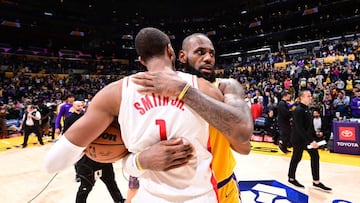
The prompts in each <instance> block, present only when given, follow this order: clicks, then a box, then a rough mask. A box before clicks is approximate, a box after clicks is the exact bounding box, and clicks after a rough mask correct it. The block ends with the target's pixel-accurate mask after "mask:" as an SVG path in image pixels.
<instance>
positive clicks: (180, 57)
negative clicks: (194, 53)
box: [179, 50, 187, 63]
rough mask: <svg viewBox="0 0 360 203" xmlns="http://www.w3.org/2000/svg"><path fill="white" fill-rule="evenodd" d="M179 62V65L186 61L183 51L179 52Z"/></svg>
mask: <svg viewBox="0 0 360 203" xmlns="http://www.w3.org/2000/svg"><path fill="white" fill-rule="evenodd" d="M179 61H180V62H181V63H186V61H187V57H186V53H185V51H184V50H180V51H179Z"/></svg>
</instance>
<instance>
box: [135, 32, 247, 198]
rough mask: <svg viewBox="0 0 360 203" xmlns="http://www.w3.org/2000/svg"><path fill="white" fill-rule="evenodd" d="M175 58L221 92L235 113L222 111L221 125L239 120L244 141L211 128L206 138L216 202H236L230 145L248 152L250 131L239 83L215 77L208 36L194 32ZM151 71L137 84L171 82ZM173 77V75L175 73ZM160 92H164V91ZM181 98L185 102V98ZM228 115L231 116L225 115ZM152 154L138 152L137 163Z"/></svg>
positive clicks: (167, 77) (189, 70)
mask: <svg viewBox="0 0 360 203" xmlns="http://www.w3.org/2000/svg"><path fill="white" fill-rule="evenodd" d="M179 61H180V62H181V63H183V64H184V66H185V68H186V71H187V72H189V73H192V74H194V75H198V76H199V77H202V78H205V79H207V80H208V81H210V82H213V84H214V85H215V86H216V87H218V88H219V89H220V90H221V92H222V93H223V94H224V96H225V100H224V103H226V104H227V105H229V107H230V108H233V110H232V111H233V112H238V114H227V113H226V112H225V111H224V112H223V113H222V114H221V117H222V118H223V119H222V120H221V121H219V122H223V123H224V124H223V125H224V126H226V125H228V126H230V125H232V124H234V121H239V120H241V122H239V123H238V125H240V126H242V130H241V131H240V132H239V131H236V132H237V133H238V136H242V137H244V138H247V139H248V142H240V141H239V139H234V138H232V137H229V136H228V135H225V136H224V135H222V134H219V133H218V132H217V131H216V130H214V128H211V129H210V138H211V152H212V155H213V161H212V166H213V171H214V174H215V177H216V180H217V181H218V195H219V200H220V202H232V203H233V202H239V192H235V191H237V190H238V188H237V185H238V184H237V181H236V178H235V175H234V173H233V170H234V168H235V164H236V163H235V159H234V157H233V154H232V152H231V150H230V147H231V148H232V149H233V150H234V151H236V152H238V153H240V154H248V153H249V152H250V148H251V146H250V142H249V140H250V137H251V135H252V130H253V128H252V126H253V121H252V116H251V112H250V109H249V108H248V106H247V105H246V103H245V102H244V100H243V96H244V93H243V89H242V87H241V85H240V83H239V82H238V81H236V80H234V79H228V78H226V79H220V78H215V74H214V70H213V69H214V65H215V50H214V46H213V44H212V42H211V41H210V39H209V38H208V37H207V36H206V35H204V34H202V33H195V34H192V35H190V36H188V37H186V38H185V39H184V41H183V44H182V50H181V51H180V52H179ZM155 74H156V75H155ZM155 74H152V73H151V76H152V78H146V77H145V76H143V77H142V78H140V77H138V76H135V77H137V78H139V80H137V83H139V84H141V85H144V86H149V85H150V86H151V88H153V89H155V88H157V87H158V86H163V85H164V82H165V83H166V81H169V80H171V81H174V80H173V78H171V77H169V75H164V74H157V73H155ZM165 76H166V77H165ZM173 76H174V77H177V76H176V75H173ZM153 79H156V81H157V82H156V83H150V81H149V80H153ZM166 90H167V89H166ZM164 94H165V95H167V93H164ZM184 101H185V103H186V100H184ZM195 110H196V109H195ZM206 114H210V112H206ZM229 115H231V116H232V117H231V118H227V116H229ZM234 115H235V116H234ZM236 116H237V117H236ZM213 119H214V118H213ZM161 150H163V149H161ZM154 153H155V154H156V150H155V147H152V149H151V152H148V151H144V152H143V153H141V155H142V156H145V154H147V155H146V159H141V161H143V162H141V163H143V164H144V165H149V164H147V163H151V162H152V159H153V158H152V157H154V156H155V154H154ZM170 157H171V154H169V155H168V156H167V157H164V159H166V158H170Z"/></svg>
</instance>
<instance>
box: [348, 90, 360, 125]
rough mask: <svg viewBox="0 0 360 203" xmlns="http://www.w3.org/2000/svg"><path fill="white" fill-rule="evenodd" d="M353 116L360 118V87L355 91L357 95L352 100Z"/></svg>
mask: <svg viewBox="0 0 360 203" xmlns="http://www.w3.org/2000/svg"><path fill="white" fill-rule="evenodd" d="M350 108H351V116H352V117H353V118H360V89H357V90H356V91H355V97H354V98H353V99H352V100H351V102H350Z"/></svg>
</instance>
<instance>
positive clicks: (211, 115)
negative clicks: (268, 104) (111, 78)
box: [133, 72, 253, 151]
mask: <svg viewBox="0 0 360 203" xmlns="http://www.w3.org/2000/svg"><path fill="white" fill-rule="evenodd" d="M133 81H134V82H135V83H137V84H139V85H142V86H144V87H143V88H142V89H141V90H140V92H142V93H151V92H155V93H157V94H161V95H166V96H178V95H179V94H180V92H181V91H182V89H183V88H184V87H185V85H186V82H185V81H184V80H182V79H181V78H180V77H178V76H177V75H176V74H175V73H174V72H157V73H149V72H146V73H141V74H137V75H136V76H135V77H134V80H133ZM198 84H199V89H196V88H189V90H188V91H187V92H186V94H185V96H184V98H183V101H184V102H185V103H186V104H188V105H189V106H190V107H191V108H192V109H193V110H194V111H196V112H197V113H198V114H199V115H200V116H201V117H203V118H204V119H205V120H206V121H207V122H208V123H209V124H210V125H212V126H214V127H215V128H217V129H218V130H219V131H220V132H222V133H223V134H224V135H225V136H226V137H227V138H228V140H229V141H230V143H231V145H232V147H233V148H234V149H235V150H236V149H238V148H240V147H239V146H238V144H241V143H248V142H249V140H250V136H251V135H250V134H251V133H252V130H253V124H252V122H250V124H249V123H248V122H245V121H247V120H248V117H249V115H250V116H251V113H250V110H249V109H245V107H247V106H246V105H245V102H244V101H242V100H241V99H239V98H242V97H241V96H238V97H234V95H233V94H232V93H231V92H232V91H233V92H234V88H235V86H229V87H227V88H226V87H223V88H224V90H223V91H224V92H223V95H224V97H226V102H225V103H224V102H223V101H218V100H216V99H213V98H211V97H210V96H208V95H212V94H214V95H216V91H217V92H219V90H218V89H217V88H215V87H214V86H213V85H212V84H211V83H210V82H208V81H207V80H205V79H202V78H199V79H198ZM238 85H239V87H240V88H241V86H240V84H238ZM235 89H236V88H235ZM238 91H240V90H238ZM231 95H233V96H231ZM235 104H236V105H235ZM239 107H241V108H240V110H239ZM249 132H251V133H249ZM236 151H237V150H236Z"/></svg>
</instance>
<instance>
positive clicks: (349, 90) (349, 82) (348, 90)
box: [345, 75, 354, 95]
mask: <svg viewBox="0 0 360 203" xmlns="http://www.w3.org/2000/svg"><path fill="white" fill-rule="evenodd" d="M353 83H354V81H353V79H352V77H351V75H349V76H348V78H347V80H346V86H345V91H346V94H347V95H350V94H351V93H352V90H353V88H354V86H353Z"/></svg>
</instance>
